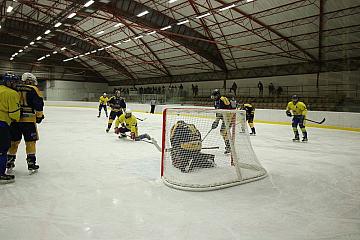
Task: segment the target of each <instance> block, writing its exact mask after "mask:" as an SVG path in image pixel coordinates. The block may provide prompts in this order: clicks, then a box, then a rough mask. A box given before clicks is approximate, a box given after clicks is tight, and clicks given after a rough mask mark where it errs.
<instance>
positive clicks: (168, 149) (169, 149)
mask: <svg viewBox="0 0 360 240" xmlns="http://www.w3.org/2000/svg"><path fill="white" fill-rule="evenodd" d="M219 148H220V147H202V148H201V149H204V150H207V149H219ZM171 149H172V148H167V149H166V150H165V152H169V151H171Z"/></svg>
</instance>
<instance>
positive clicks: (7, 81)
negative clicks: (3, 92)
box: [1, 73, 20, 88]
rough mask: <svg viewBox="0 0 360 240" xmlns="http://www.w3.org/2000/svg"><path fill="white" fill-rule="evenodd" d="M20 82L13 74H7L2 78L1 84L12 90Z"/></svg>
mask: <svg viewBox="0 0 360 240" xmlns="http://www.w3.org/2000/svg"><path fill="white" fill-rule="evenodd" d="M19 81H20V78H19V77H18V76H17V75H15V74H12V73H5V74H4V75H3V76H2V78H1V84H3V85H5V86H7V87H10V88H15V87H16V85H17V84H18V83H19Z"/></svg>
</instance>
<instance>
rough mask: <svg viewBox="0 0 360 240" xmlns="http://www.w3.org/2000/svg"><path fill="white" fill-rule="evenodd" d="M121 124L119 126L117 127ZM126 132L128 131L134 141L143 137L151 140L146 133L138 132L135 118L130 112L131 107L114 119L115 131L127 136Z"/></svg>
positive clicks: (121, 135)
mask: <svg viewBox="0 0 360 240" xmlns="http://www.w3.org/2000/svg"><path fill="white" fill-rule="evenodd" d="M119 125H121V127H119ZM126 132H130V138H131V139H132V140H135V141H140V140H142V139H144V138H146V139H148V140H151V138H150V136H149V135H148V134H146V133H145V134H142V135H139V134H138V126H137V119H136V117H135V116H134V114H132V111H131V109H127V110H126V111H125V114H122V115H121V116H120V117H119V118H118V119H116V121H115V133H116V134H120V138H121V137H127V135H126Z"/></svg>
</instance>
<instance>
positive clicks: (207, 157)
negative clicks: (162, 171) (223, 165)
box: [170, 121, 215, 172]
mask: <svg viewBox="0 0 360 240" xmlns="http://www.w3.org/2000/svg"><path fill="white" fill-rule="evenodd" d="M170 143H171V150H170V155H171V161H172V165H173V166H174V167H176V168H178V169H180V170H181V171H182V172H190V171H192V170H193V169H194V168H212V167H215V163H214V158H215V155H212V154H205V153H201V149H202V142H201V134H200V132H199V130H198V129H197V128H196V127H195V125H194V124H188V123H185V122H184V121H177V122H176V123H175V124H174V126H172V128H171V131H170Z"/></svg>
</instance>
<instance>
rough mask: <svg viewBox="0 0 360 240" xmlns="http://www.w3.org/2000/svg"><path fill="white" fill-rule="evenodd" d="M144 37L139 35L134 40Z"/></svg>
mask: <svg viewBox="0 0 360 240" xmlns="http://www.w3.org/2000/svg"><path fill="white" fill-rule="evenodd" d="M142 37H144V36H143V35H139V36H137V37H134V40H136V39H139V38H142Z"/></svg>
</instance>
